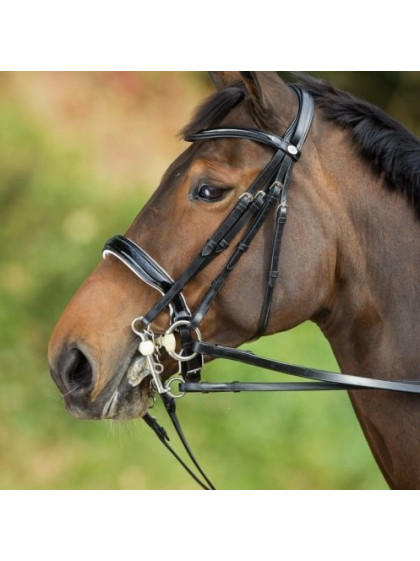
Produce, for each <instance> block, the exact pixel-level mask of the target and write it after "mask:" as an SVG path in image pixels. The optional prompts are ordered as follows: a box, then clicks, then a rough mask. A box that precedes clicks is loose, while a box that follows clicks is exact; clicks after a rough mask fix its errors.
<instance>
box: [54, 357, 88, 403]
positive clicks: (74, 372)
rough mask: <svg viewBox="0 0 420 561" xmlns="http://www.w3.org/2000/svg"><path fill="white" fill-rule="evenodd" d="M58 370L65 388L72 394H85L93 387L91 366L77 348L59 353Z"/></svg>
mask: <svg viewBox="0 0 420 561" xmlns="http://www.w3.org/2000/svg"><path fill="white" fill-rule="evenodd" d="M59 372H60V378H61V380H62V382H63V384H64V386H65V388H66V390H67V391H68V392H69V393H70V394H72V395H77V396H82V395H85V394H87V393H88V392H89V391H90V390H91V389H92V387H93V382H94V380H93V369H92V366H91V364H90V362H89V359H88V358H87V357H86V355H85V354H84V353H83V352H82V351H81V350H80V349H78V348H73V349H69V350H68V351H66V352H65V353H63V354H62V355H61V357H60V368H59Z"/></svg>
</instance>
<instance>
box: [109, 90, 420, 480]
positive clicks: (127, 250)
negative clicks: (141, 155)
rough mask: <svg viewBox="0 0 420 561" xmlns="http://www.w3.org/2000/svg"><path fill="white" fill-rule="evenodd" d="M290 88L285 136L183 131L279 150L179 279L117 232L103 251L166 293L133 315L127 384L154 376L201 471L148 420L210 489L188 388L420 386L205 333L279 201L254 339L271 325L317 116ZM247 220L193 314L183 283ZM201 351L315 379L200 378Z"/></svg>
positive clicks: (412, 389) (409, 389) (305, 96)
mask: <svg viewBox="0 0 420 561" xmlns="http://www.w3.org/2000/svg"><path fill="white" fill-rule="evenodd" d="M290 87H291V88H292V90H293V91H294V92H295V94H296V95H297V98H298V101H299V109H298V112H297V115H296V117H295V119H294V120H293V122H292V123H291V124H290V126H289V128H288V129H287V131H286V133H285V134H284V136H283V137H279V136H277V135H275V134H272V133H267V132H264V131H260V130H256V129H241V128H216V129H211V130H205V131H202V132H200V133H197V134H194V135H191V136H189V137H187V138H186V140H188V141H191V142H193V141H197V140H198V141H200V140H208V139H216V138H239V139H245V140H252V141H254V142H259V143H262V144H265V145H268V146H270V147H272V148H274V150H275V153H274V155H273V157H272V158H271V160H270V161H269V162H268V164H267V165H266V167H265V168H264V169H263V170H262V172H261V173H260V175H259V176H258V177H257V178H256V179H255V180H254V182H253V183H252V184H251V186H250V187H249V188H248V190H247V191H246V192H245V193H243V194H242V195H241V196H240V197H239V199H238V201H237V203H236V205H235V206H234V207H233V209H232V210H231V211H230V213H229V214H228V215H227V217H226V218H225V219H224V220H223V222H222V223H221V225H220V226H219V227H218V228H217V230H216V231H215V232H214V234H213V235H212V237H211V238H210V239H209V240H208V241H207V242H206V244H205V246H204V248H203V249H202V251H201V252H200V253H199V254H198V255H197V256H196V257H195V259H193V261H192V262H191V264H190V265H189V266H188V267H187V269H186V270H185V271H184V273H183V274H182V275H181V276H180V277H179V279H178V280H177V281H174V280H173V279H172V278H171V277H170V276H169V275H168V273H167V272H166V271H165V269H164V268H163V267H161V266H160V265H159V264H158V263H157V262H156V261H154V259H153V258H152V257H151V256H150V255H149V254H148V253H146V252H145V251H144V250H143V249H142V248H140V247H139V246H137V245H136V244H135V243H134V242H132V241H131V240H129V239H128V238H125V237H123V236H115V237H113V238H111V239H110V240H108V242H107V243H106V244H105V247H104V250H103V256H104V258H105V257H106V256H107V255H113V256H114V257H116V258H117V259H119V260H120V261H121V262H122V263H123V264H124V265H125V266H126V267H128V268H129V269H130V270H131V271H132V272H133V273H134V274H135V275H136V276H137V277H138V278H140V279H141V280H142V281H143V282H145V283H147V284H148V285H149V286H151V287H153V288H154V289H156V290H158V291H159V292H160V293H161V295H162V298H161V299H160V300H159V301H158V302H157V303H156V304H155V305H154V306H153V308H152V309H151V310H150V311H149V312H148V313H147V314H146V315H145V316H139V317H137V318H135V319H134V320H133V322H132V324H131V328H132V330H133V332H134V333H135V334H136V335H137V336H138V337H139V339H140V343H139V353H140V355H141V356H142V357H144V358H145V359H146V361H147V367H146V369H145V370H144V371H143V372H142V373H141V374H140V375H139V376H137V377H133V378H130V380H129V383H130V384H131V385H133V386H136V385H139V384H140V383H141V382H142V381H143V380H144V379H145V378H147V377H149V376H150V377H151V388H152V392H153V393H155V392H157V393H158V394H159V395H160V397H161V399H162V401H163V403H164V406H165V408H166V411H167V412H168V415H169V417H170V419H171V421H172V424H173V425H174V428H175V430H176V432H177V434H178V437H179V438H180V440H181V442H182V444H183V446H184V448H185V450H186V452H187V454H188V456H189V458H190V460H191V461H192V463H193V464H194V466H195V468H196V470H197V471H198V473H199V474H200V475H199V476H198V475H196V474H195V473H194V471H193V470H192V469H191V468H190V467H189V466H188V465H187V464H186V463H185V462H184V461H183V460H182V458H181V457H180V456H179V455H178V454H177V452H176V451H175V450H174V449H173V448H172V447H171V446H170V445H169V443H168V441H169V437H168V435H167V433H166V431H165V429H164V428H163V427H162V426H160V425H159V423H158V422H157V420H156V419H155V418H154V417H153V416H152V415H150V414H149V413H146V414H145V416H144V417H143V420H144V421H145V422H146V423H147V425H148V426H149V427H150V428H151V429H152V430H153V431H154V432H155V434H156V435H157V436H158V438H159V440H160V441H161V442H162V443H163V444H164V446H165V447H166V448H167V449H168V450H169V451H170V452H171V454H172V455H173V456H174V457H175V458H176V459H177V460H178V462H179V463H180V464H181V465H182V466H183V467H184V469H185V470H186V471H187V472H188V473H189V474H190V475H191V477H192V478H193V479H194V480H195V481H196V482H197V483H198V484H199V485H200V486H201V487H202V488H203V489H206V490H211V489H215V487H214V486H213V484H212V483H211V481H210V480H209V479H208V477H207V476H206V474H205V473H204V472H203V470H202V469H201V467H200V465H199V463H198V462H197V460H196V458H195V457H194V454H193V453H192V451H191V448H190V446H189V444H188V442H187V440H186V438H185V435H184V433H183V431H182V428H181V425H180V423H179V420H178V417H177V415H176V404H175V399H176V398H179V397H182V396H183V395H184V394H185V393H197V392H201V393H210V392H241V391H302V390H306V391H308V390H310V391H314V390H355V389H364V390H367V389H376V390H391V391H397V392H406V393H417V394H419V393H420V381H414V380H413V381H385V380H377V379H373V378H364V377H360V376H353V375H347V374H337V373H334V372H327V371H324V370H315V369H311V368H305V367H301V366H295V365H291V364H287V363H284V362H279V361H274V360H270V359H266V358H262V357H259V356H256V355H255V354H253V353H252V352H250V351H243V350H238V349H234V348H230V347H224V346H221V345H216V344H213V343H207V342H203V341H202V340H201V334H200V331H199V324H200V322H201V320H202V319H203V317H204V315H205V314H206V312H207V310H208V309H209V307H210V304H211V302H212V301H213V299H214V298H215V297H216V296H217V294H218V293H219V291H220V290H221V288H222V286H223V285H224V283H225V281H226V280H227V278H228V276H229V274H230V273H231V271H232V270H233V269H234V267H235V265H236V264H237V262H238V261H239V259H240V258H241V256H242V255H243V254H244V253H245V251H246V250H247V249H248V247H249V245H250V243H251V242H252V240H253V238H254V237H255V235H256V234H257V232H258V231H259V229H260V228H261V226H262V224H263V223H264V221H265V219H266V218H267V216H268V214H269V212H270V211H271V210H272V209H273V207H275V206H276V207H277V208H276V221H275V230H274V237H273V247H272V253H271V262H270V270H269V272H268V275H267V284H266V290H265V294H264V301H263V305H262V310H261V315H260V320H259V325H258V329H257V332H256V334H255V338H257V337H259V336H261V335H262V334H263V333H264V331H265V328H266V326H267V322H268V318H269V315H270V309H271V302H272V297H273V292H274V287H275V283H276V280H277V277H278V269H279V260H280V248H281V239H282V235H283V230H284V224H285V222H286V218H287V194H288V189H289V184H290V178H291V173H292V169H293V165H294V163H295V162H296V161H297V160H298V159H299V156H300V153H301V150H302V147H303V145H304V143H305V140H306V137H307V135H308V133H309V130H310V127H311V124H312V119H313V115H314V101H313V98H312V96H311V95H310V94H309V93H307V92H306V91H305V90H303V89H302V88H301V87H300V86H297V85H292V86H290ZM246 225H248V227H247V229H246V231H245V233H244V234H243V236H242V238H241V239H240V241H239V242H238V244H237V245H236V247H235V249H234V251H233V253H232V255H231V257H230V258H229V259H228V261H227V263H226V264H225V266H224V267H223V269H222V270H221V272H220V273H219V274H218V276H217V277H216V278H215V279H214V281H213V282H212V283H211V285H210V287H209V289H208V291H207V293H206V294H205V296H204V298H203V300H202V301H201V303H200V304H199V305H198V307H197V309H196V311H195V312H194V314H191V311H190V310H189V308H188V305H187V303H186V301H185V298H184V296H183V294H182V289H183V288H184V286H185V285H186V284H187V282H188V281H190V280H191V279H192V278H193V277H194V276H195V275H196V274H197V273H198V272H199V271H200V270H202V269H203V268H204V267H206V266H207V265H208V264H209V263H210V262H211V261H212V260H213V259H214V258H215V257H217V256H218V255H219V254H220V253H221V252H223V251H224V250H225V249H226V248H227V247H229V245H230V243H231V241H232V240H233V239H234V238H235V236H236V235H237V234H238V233H239V232H240V231H241V230H242V229H243V228H245V226H246ZM165 308H169V311H170V326H169V328H168V329H167V331H166V332H165V333H164V334H156V333H154V332H153V331H152V330H151V327H150V325H151V323H152V321H153V320H154V319H155V318H156V317H157V316H158V315H159V314H160V313H161V312H162V311H163V310H164V309H165ZM175 333H176V334H177V335H178V337H179V340H180V343H181V350H180V351H179V352H177V351H176V345H177V341H176V338H175ZM161 348H165V350H166V351H167V352H168V354H169V355H170V356H171V357H172V358H173V359H175V360H176V361H177V362H178V363H179V370H178V373H177V374H176V375H174V376H172V377H171V378H170V379H169V380H168V381H166V383H164V382H163V381H162V379H161V374H162V372H163V366H162V364H161V363H160V350H161ZM204 356H208V357H211V358H224V359H230V360H234V361H237V362H241V363H245V364H250V365H252V366H257V367H261V368H265V369H267V370H272V371H274V372H281V373H284V374H290V375H293V376H297V377H302V378H306V379H307V380H310V381H309V382H296V383H288V382H279V383H243V382H231V383H218V384H216V383H207V382H201V381H200V380H201V378H200V374H201V369H202V367H203V363H204ZM176 381H178V382H179V393H178V394H174V393H173V391H172V389H171V386H172V384H173V383H174V382H176Z"/></svg>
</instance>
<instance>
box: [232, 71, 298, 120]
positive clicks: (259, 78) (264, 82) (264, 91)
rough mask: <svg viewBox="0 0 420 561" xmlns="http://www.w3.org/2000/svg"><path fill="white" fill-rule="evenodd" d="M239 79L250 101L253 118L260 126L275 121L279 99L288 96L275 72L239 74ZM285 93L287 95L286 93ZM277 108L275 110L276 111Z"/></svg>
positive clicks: (285, 87)
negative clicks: (283, 93)
mask: <svg viewBox="0 0 420 561" xmlns="http://www.w3.org/2000/svg"><path fill="white" fill-rule="evenodd" d="M240 74H241V79H242V81H243V83H244V85H245V88H246V90H247V92H248V95H249V97H250V99H251V103H252V109H253V113H254V116H255V118H256V120H257V122H258V123H259V125H260V126H267V125H269V124H270V123H271V124H272V122H273V120H277V118H276V115H277V113H278V103H279V97H281V95H282V92H283V91H284V92H285V95H289V93H288V92H287V90H288V89H289V88H287V86H286V84H285V83H284V82H283V80H282V79H281V78H280V76H279V75H278V73H277V72H241V73H240ZM286 92H287V93H286ZM276 107H277V110H276Z"/></svg>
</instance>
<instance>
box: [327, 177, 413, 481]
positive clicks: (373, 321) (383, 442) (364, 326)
mask: <svg viewBox="0 0 420 561" xmlns="http://www.w3.org/2000/svg"><path fill="white" fill-rule="evenodd" d="M354 179H355V181H354V182H353V183H352V185H351V186H350V185H346V186H345V188H346V195H345V197H346V198H347V199H346V200H347V202H346V206H347V218H346V219H343V222H342V223H341V225H340V229H341V231H342V234H343V236H342V238H341V239H340V241H339V248H338V251H337V254H338V260H337V283H336V290H335V293H334V295H333V303H332V306H331V313H330V314H329V317H328V319H327V318H325V319H324V321H322V322H321V328H322V329H323V331H324V333H325V335H326V336H327V338H328V339H329V341H330V344H331V346H332V348H333V351H334V353H335V355H336V357H337V360H338V363H339V365H340V368H341V369H342V371H343V372H347V373H354V374H361V375H364V376H371V377H377V378H384V379H410V378H411V379H413V378H418V379H420V330H419V329H418V321H419V317H420V221H419V220H418V219H417V218H416V217H415V216H414V212H413V211H412V209H411V208H410V207H409V204H408V203H407V202H406V201H405V200H404V199H403V198H402V196H400V195H396V194H391V193H390V192H388V191H387V190H386V188H385V186H384V185H381V180H380V179H379V178H372V176H371V175H370V174H369V172H367V171H366V170H364V171H363V173H362V172H361V173H360V174H359V176H358V175H357V173H356V174H355V175H354ZM351 399H352V402H353V406H354V408H355V411H356V413H357V416H358V418H359V421H360V423H361V425H362V428H363V430H364V433H365V436H366V438H367V440H368V442H369V444H370V446H371V449H372V451H373V453H374V455H375V457H376V459H377V461H378V464H379V466H380V467H381V469H382V471H383V473H384V475H385V477H386V479H387V481H388V483H389V484H390V486H391V487H394V488H417V489H418V488H420V445H419V435H420V398H419V397H416V396H410V395H402V394H391V393H390V392H359V393H358V392H353V393H352V395H351Z"/></svg>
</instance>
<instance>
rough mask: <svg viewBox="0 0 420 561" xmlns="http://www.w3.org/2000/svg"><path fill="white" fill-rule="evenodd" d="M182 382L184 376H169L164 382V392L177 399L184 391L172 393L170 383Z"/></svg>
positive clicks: (182, 395)
mask: <svg viewBox="0 0 420 561" xmlns="http://www.w3.org/2000/svg"><path fill="white" fill-rule="evenodd" d="M177 381H178V382H184V378H182V377H181V376H173V377H172V378H170V379H169V380H168V381H167V382H166V384H165V393H167V394H168V395H170V396H171V397H173V398H174V399H178V398H180V397H184V395H185V392H180V393H178V394H174V393H172V391H171V384H172V383H173V382H177Z"/></svg>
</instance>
